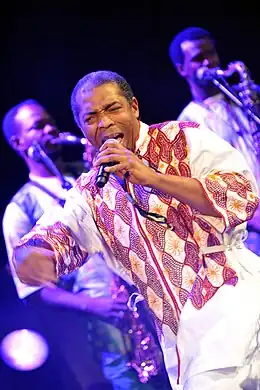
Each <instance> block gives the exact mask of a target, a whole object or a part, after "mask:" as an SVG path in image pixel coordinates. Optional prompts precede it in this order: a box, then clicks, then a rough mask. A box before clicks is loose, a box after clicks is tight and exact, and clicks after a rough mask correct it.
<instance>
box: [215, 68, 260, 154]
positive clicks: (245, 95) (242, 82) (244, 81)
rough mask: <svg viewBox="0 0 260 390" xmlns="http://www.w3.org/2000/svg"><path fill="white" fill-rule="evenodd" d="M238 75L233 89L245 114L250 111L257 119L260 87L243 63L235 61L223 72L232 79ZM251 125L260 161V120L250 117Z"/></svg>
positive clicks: (259, 112)
mask: <svg viewBox="0 0 260 390" xmlns="http://www.w3.org/2000/svg"><path fill="white" fill-rule="evenodd" d="M233 74H238V76H239V81H238V83H237V84H236V85H234V86H233V89H234V91H235V93H236V95H237V96H238V98H239V100H240V101H241V103H242V106H243V108H244V109H245V112H247V110H250V111H251V112H252V113H253V114H254V115H255V117H256V118H257V119H259V114H260V99H259V87H258V86H257V85H256V84H255V83H254V80H253V79H252V76H251V74H250V71H249V69H248V68H247V66H246V65H245V64H244V63H243V62H242V61H234V62H231V63H230V64H229V65H228V68H227V70H225V71H222V76H223V77H225V78H226V77H227V78H229V77H232V76H233ZM248 121H249V124H250V133H251V135H252V139H253V147H254V152H255V154H256V156H257V157H258V158H259V161H260V124H259V123H260V120H258V121H255V120H254V119H252V117H251V116H249V115H248Z"/></svg>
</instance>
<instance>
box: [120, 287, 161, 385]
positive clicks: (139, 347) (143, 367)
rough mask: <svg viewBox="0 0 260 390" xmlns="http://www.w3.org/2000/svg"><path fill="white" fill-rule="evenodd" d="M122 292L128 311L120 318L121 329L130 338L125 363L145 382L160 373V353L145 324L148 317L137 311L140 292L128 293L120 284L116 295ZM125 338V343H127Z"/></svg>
mask: <svg viewBox="0 0 260 390" xmlns="http://www.w3.org/2000/svg"><path fill="white" fill-rule="evenodd" d="M120 294H124V295H125V296H126V294H127V298H128V303H127V306H128V309H129V310H128V311H127V312H126V314H125V315H124V318H123V320H122V323H121V324H122V325H123V327H122V330H123V332H124V333H125V334H126V337H127V338H129V340H130V352H129V362H128V363H127V365H128V366H129V367H131V368H133V369H134V370H135V371H136V372H137V375H138V378H139V380H140V382H141V383H147V382H148V381H149V380H150V379H151V378H152V377H153V376H156V375H158V374H159V373H160V371H161V369H162V361H163V360H162V353H161V350H160V347H159V345H158V342H157V343H156V340H155V336H154V334H153V332H152V331H151V330H150V329H149V327H148V326H147V321H149V319H147V318H142V317H146V313H144V316H142V315H141V314H142V313H141V310H140V311H138V309H137V303H138V302H140V301H143V300H144V298H143V297H142V296H141V294H139V293H137V292H134V293H132V294H131V295H129V293H128V291H127V289H126V287H125V286H124V285H120V286H119V288H118V290H117V296H118V295H120ZM127 341H128V340H127V339H126V340H125V343H126V344H127Z"/></svg>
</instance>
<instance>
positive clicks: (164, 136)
mask: <svg viewBox="0 0 260 390" xmlns="http://www.w3.org/2000/svg"><path fill="white" fill-rule="evenodd" d="M136 154H137V155H138V157H139V158H140V159H141V160H142V161H143V162H144V164H147V165H149V166H150V167H152V168H153V169H155V170H157V171H158V172H160V173H162V174H168V175H177V176H183V177H192V178H195V179H196V180H197V181H198V182H199V183H200V185H201V187H202V188H203V190H204V192H205V194H206V195H207V197H208V199H209V201H210V202H211V203H212V205H213V206H214V207H215V209H216V210H217V211H218V212H219V217H212V216H207V215H202V214H201V213H200V212H199V211H198V210H195V209H192V208H191V207H190V206H188V205H186V204H183V203H181V202H179V201H178V200H177V199H175V198H174V197H173V196H170V195H168V194H166V193H162V192H160V191H157V190H154V189H151V188H146V187H143V186H140V185H133V184H131V183H128V190H127V191H125V190H124V188H122V186H120V184H119V183H118V181H117V180H116V178H115V177H114V176H113V175H110V178H109V182H108V183H107V184H106V186H105V187H104V188H103V189H99V188H97V186H96V184H95V178H96V174H97V169H93V170H91V171H90V172H89V173H88V174H83V175H82V176H81V177H80V178H79V180H78V181H77V185H76V187H75V188H73V189H72V190H70V191H69V194H68V198H67V201H66V204H65V207H64V209H62V210H61V212H59V213H54V212H53V211H51V213H47V214H45V215H44V216H43V217H42V218H41V219H40V221H39V222H38V223H37V224H36V226H35V228H34V229H33V230H32V231H31V232H30V233H29V234H28V235H26V236H25V237H24V238H23V240H22V241H21V243H20V244H19V245H25V246H26V245H36V246H37V245H41V242H47V243H48V244H49V245H50V246H51V247H52V248H53V250H54V252H55V257H56V261H57V273H58V275H63V274H66V273H69V272H71V271H73V270H74V269H75V268H77V267H80V266H81V265H82V264H83V263H84V261H85V259H86V256H87V254H93V253H97V252H101V253H102V254H103V256H104V257H105V259H106V261H107V262H108V263H110V265H111V266H112V267H115V269H117V270H118V268H119V269H121V271H122V270H123V271H122V272H124V273H125V274H126V275H127V277H128V278H129V280H131V281H132V282H133V283H134V284H135V285H136V286H137V287H138V289H139V290H140V292H141V294H142V295H143V296H144V297H145V299H146V301H147V302H148V304H149V306H150V308H151V310H152V312H153V313H154V315H155V318H156V322H157V326H158V330H160V332H162V333H163V334H164V333H169V331H170V332H172V333H173V334H176V333H177V329H178V323H179V318H180V313H181V311H182V308H183V306H184V305H185V303H186V301H187V299H189V300H190V301H191V302H192V305H193V306H194V307H195V308H197V309H200V308H202V307H203V306H204V305H205V304H206V302H207V301H209V300H210V299H211V298H212V297H213V296H214V295H215V293H216V291H217V290H218V289H219V288H221V286H223V285H225V284H226V285H233V286H235V285H236V283H237V280H238V276H237V273H236V271H235V270H234V269H233V268H232V267H231V266H230V265H229V261H228V256H227V255H226V253H225V248H226V247H227V246H228V245H232V240H233V238H234V237H235V236H236V232H237V229H239V230H243V231H244V230H245V226H244V222H246V221H247V220H249V219H250V218H252V216H253V214H254V212H255V209H256V207H257V205H258V198H257V187H256V183H255V180H254V177H253V176H252V174H251V172H250V170H249V168H248V166H247V164H246V162H245V160H244V158H243V156H242V155H241V154H240V153H239V152H238V151H237V150H236V149H234V148H233V147H231V146H230V145H229V143H227V142H226V141H224V140H222V139H221V138H220V137H218V136H217V135H216V134H214V133H213V132H211V131H210V130H208V129H206V128H203V127H200V126H199V125H198V124H197V123H188V122H167V123H162V124H158V125H153V126H150V127H149V126H147V125H145V124H141V129H140V135H139V139H138V141H137V143H136ZM154 215H157V218H154ZM93 238H94V241H93ZM235 240H236V238H235Z"/></svg>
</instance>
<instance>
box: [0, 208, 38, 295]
mask: <svg viewBox="0 0 260 390" xmlns="http://www.w3.org/2000/svg"><path fill="white" fill-rule="evenodd" d="M2 224H3V234H4V240H5V245H6V251H7V257H8V262H9V267H10V271H11V274H12V277H13V280H14V284H15V287H16V290H17V294H18V296H19V298H20V299H23V298H25V297H27V296H28V295H30V294H32V293H34V292H35V291H37V290H39V288H38V287H31V286H28V285H27V284H25V283H22V282H21V281H20V279H19V278H18V276H17V275H16V272H15V268H14V265H13V262H12V258H13V251H14V248H15V247H16V245H17V244H18V243H19V241H20V239H21V238H22V237H23V236H24V235H25V234H26V233H28V232H29V231H30V230H31V229H32V223H31V221H30V219H29V218H28V216H27V215H26V214H25V213H24V212H23V210H22V209H21V208H20V207H19V206H18V205H17V204H16V203H15V202H11V203H9V205H8V206H7V207H6V210H5V213H4V217H3V222H2Z"/></svg>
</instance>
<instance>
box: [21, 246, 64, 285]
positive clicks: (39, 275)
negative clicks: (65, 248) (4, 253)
mask: <svg viewBox="0 0 260 390" xmlns="http://www.w3.org/2000/svg"><path fill="white" fill-rule="evenodd" d="M14 260H15V264H14V265H15V268H16V273H17V276H18V277H19V279H20V280H21V281H22V282H23V283H26V284H28V285H30V286H49V287H52V286H53V283H56V282H57V276H56V271H55V258H54V253H53V251H51V250H49V249H45V248H34V247H32V248H30V247H25V248H24V247H21V248H18V249H16V250H15V252H14Z"/></svg>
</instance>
